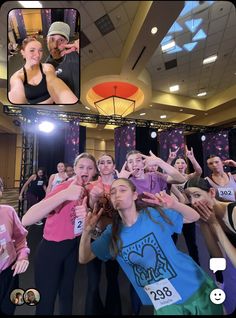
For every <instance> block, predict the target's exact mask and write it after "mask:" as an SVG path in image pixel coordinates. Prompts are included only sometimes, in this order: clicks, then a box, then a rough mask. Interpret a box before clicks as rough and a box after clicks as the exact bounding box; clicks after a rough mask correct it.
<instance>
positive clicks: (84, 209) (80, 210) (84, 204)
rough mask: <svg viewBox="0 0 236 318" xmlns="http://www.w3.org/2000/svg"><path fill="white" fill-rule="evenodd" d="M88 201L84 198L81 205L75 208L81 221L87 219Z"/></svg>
mask: <svg viewBox="0 0 236 318" xmlns="http://www.w3.org/2000/svg"><path fill="white" fill-rule="evenodd" d="M87 199H88V197H84V198H83V201H82V203H81V205H77V206H76V207H75V215H76V217H79V218H81V219H85V218H86V216H87V213H88V206H87Z"/></svg>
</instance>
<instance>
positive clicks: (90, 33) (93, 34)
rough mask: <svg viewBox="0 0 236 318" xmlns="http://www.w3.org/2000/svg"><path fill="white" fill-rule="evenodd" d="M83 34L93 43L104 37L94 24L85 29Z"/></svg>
mask: <svg viewBox="0 0 236 318" xmlns="http://www.w3.org/2000/svg"><path fill="white" fill-rule="evenodd" d="M83 32H84V34H85V35H86V36H87V38H88V39H89V40H90V41H91V42H94V41H97V40H98V39H99V38H101V37H102V35H101V33H100V32H99V30H98V28H97V27H96V25H95V24H94V23H92V24H90V25H89V26H87V27H86V28H84V29H83Z"/></svg>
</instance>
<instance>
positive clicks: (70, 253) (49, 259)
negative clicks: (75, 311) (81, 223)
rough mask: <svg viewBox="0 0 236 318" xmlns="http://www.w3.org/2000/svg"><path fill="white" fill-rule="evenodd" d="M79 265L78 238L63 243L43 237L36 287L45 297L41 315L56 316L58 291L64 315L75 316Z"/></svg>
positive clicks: (39, 250) (38, 253)
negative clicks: (74, 306) (73, 308)
mask: <svg viewBox="0 0 236 318" xmlns="http://www.w3.org/2000/svg"><path fill="white" fill-rule="evenodd" d="M77 264H78V239H77V238H75V239H73V240H64V241H61V242H52V241H47V240H45V239H43V240H42V241H41V242H40V243H39V246H38V249H37V252H36V258H35V286H36V288H37V289H38V291H39V292H40V296H41V298H40V302H39V304H38V305H37V307H36V314H37V315H53V313H54V305H55V300H56V296H57V293H59V310H60V315H72V306H73V288H74V279H75V273H76V269H77Z"/></svg>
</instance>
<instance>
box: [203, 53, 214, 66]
mask: <svg viewBox="0 0 236 318" xmlns="http://www.w3.org/2000/svg"><path fill="white" fill-rule="evenodd" d="M216 59H217V55H216V54H215V55H211V56H209V57H207V58H205V59H204V60H203V62H202V63H203V64H209V63H213V62H215V61H216Z"/></svg>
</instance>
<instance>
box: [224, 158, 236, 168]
mask: <svg viewBox="0 0 236 318" xmlns="http://www.w3.org/2000/svg"><path fill="white" fill-rule="evenodd" d="M223 164H224V165H225V166H229V167H236V162H235V161H234V160H232V159H227V160H224V161H223Z"/></svg>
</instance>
